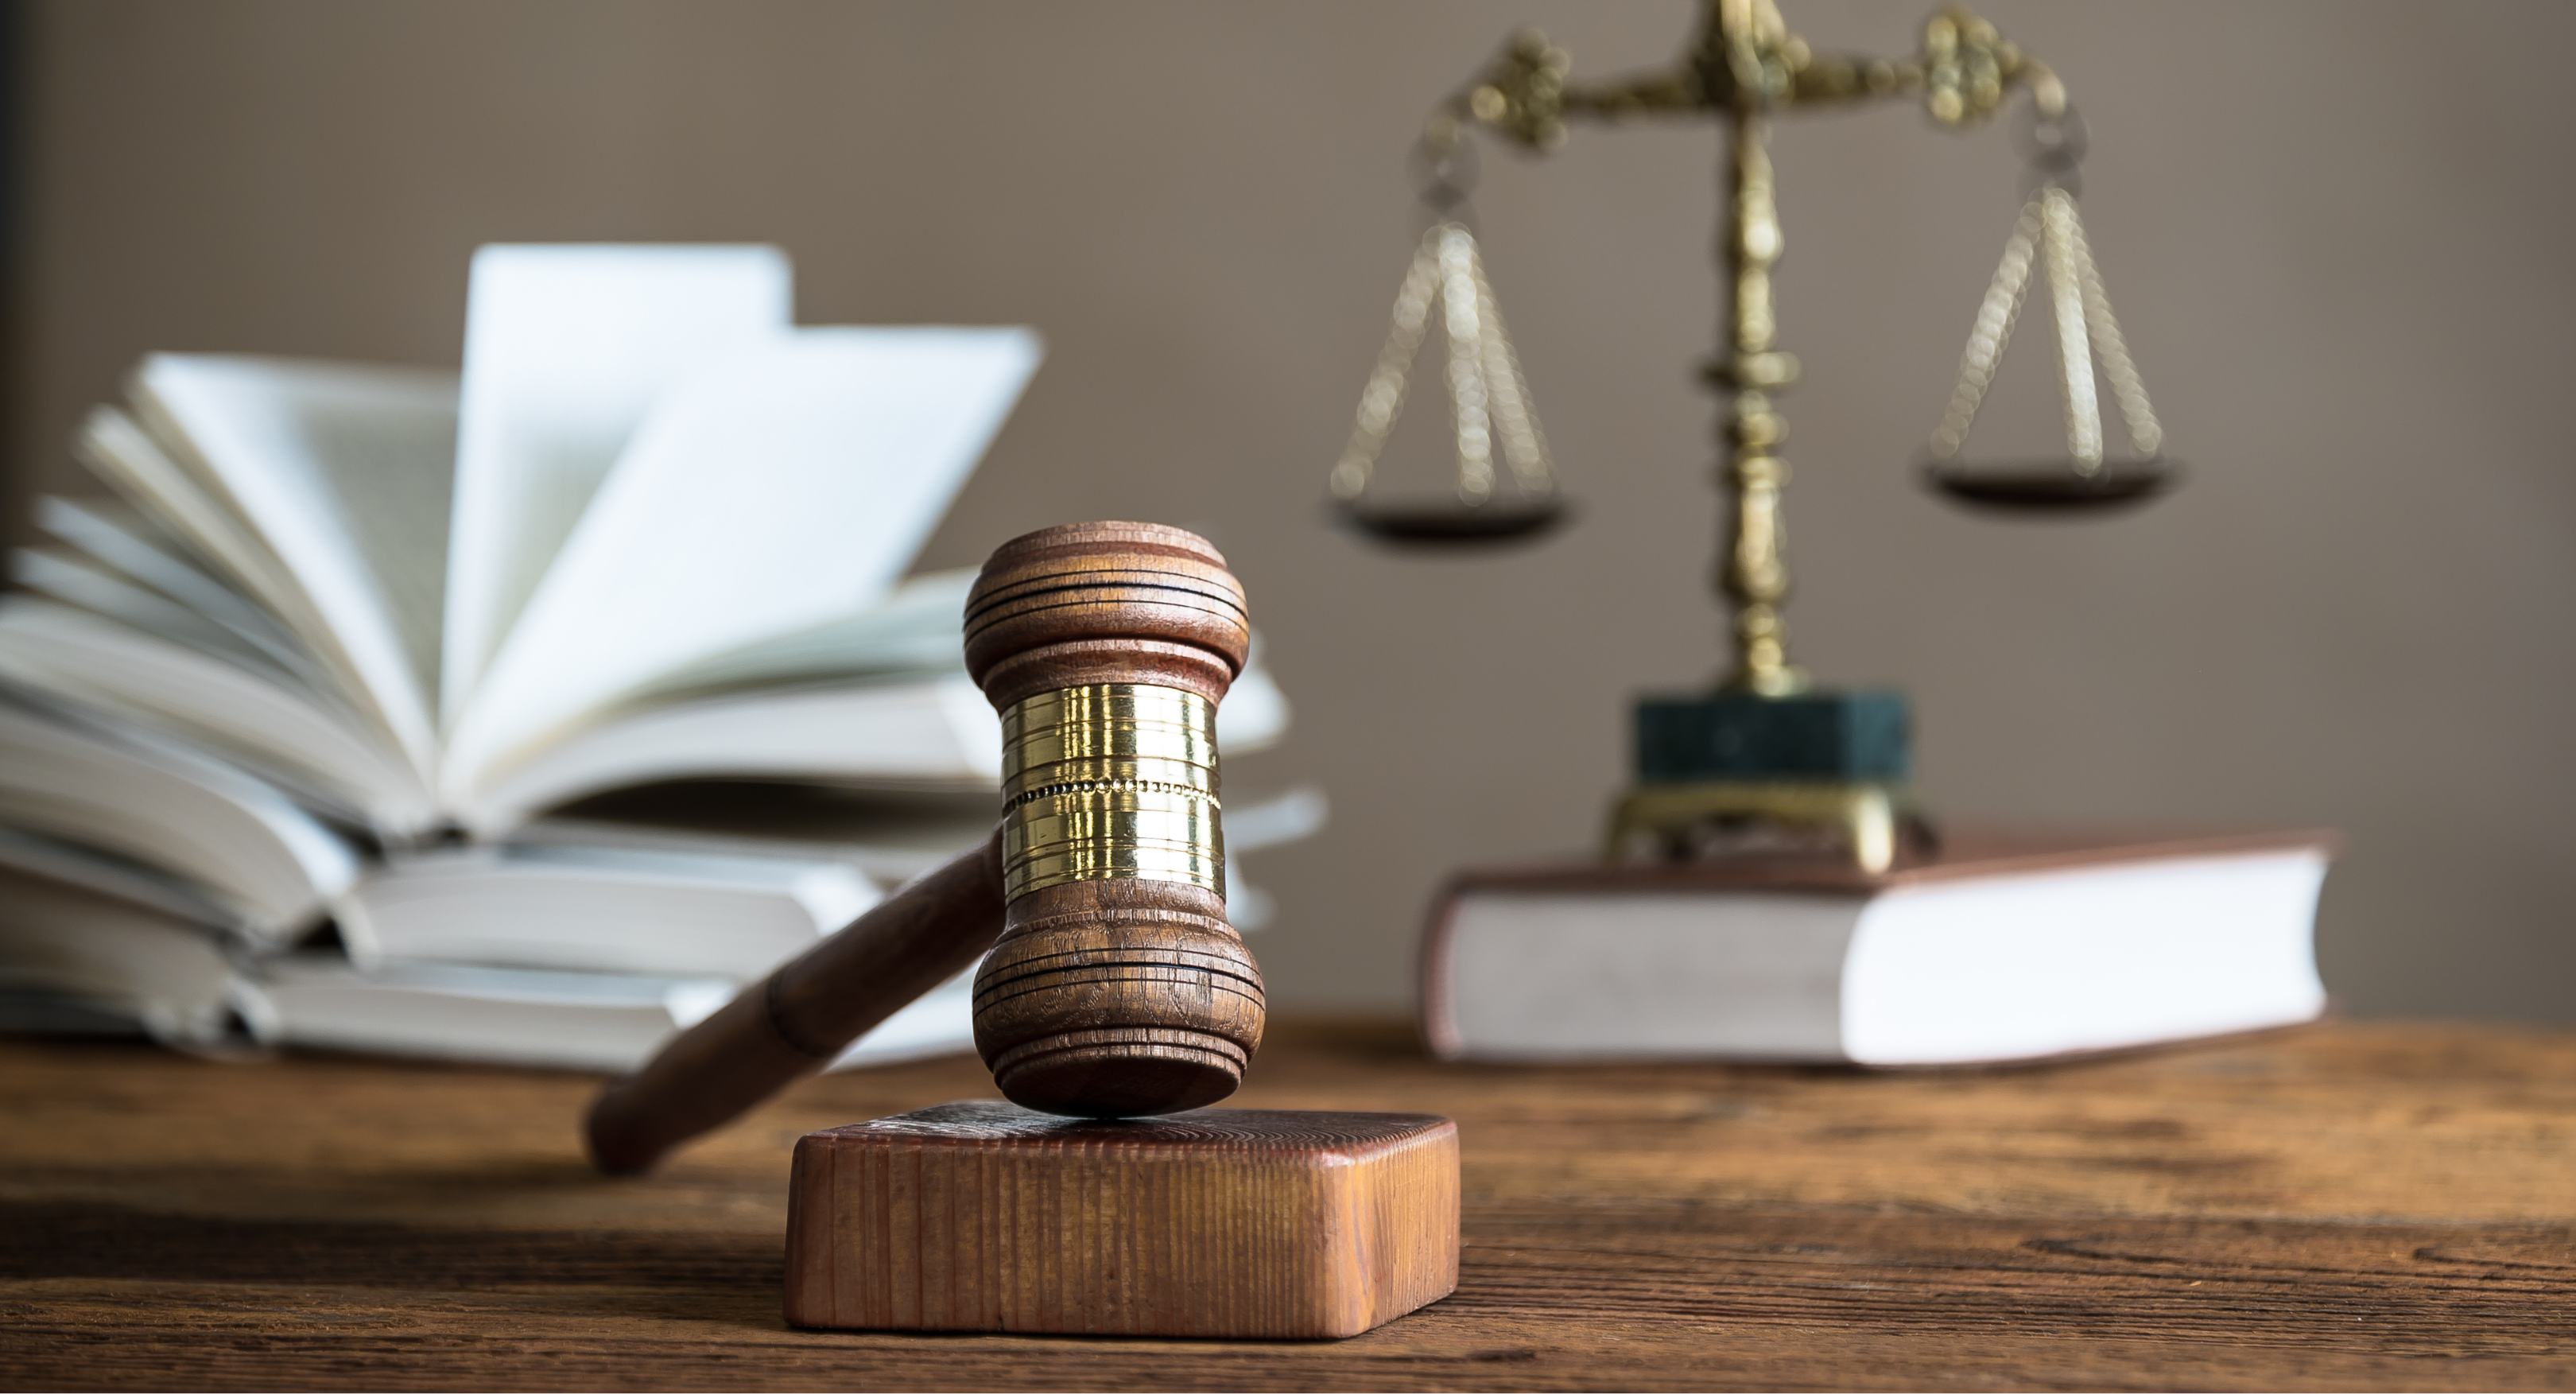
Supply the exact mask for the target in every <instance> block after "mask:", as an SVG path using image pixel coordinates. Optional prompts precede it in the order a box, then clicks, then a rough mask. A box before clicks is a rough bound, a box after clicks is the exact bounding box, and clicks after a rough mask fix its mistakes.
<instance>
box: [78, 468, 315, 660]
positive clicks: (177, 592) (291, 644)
mask: <svg viewBox="0 0 2576 1394" xmlns="http://www.w3.org/2000/svg"><path fill="white" fill-rule="evenodd" d="M36 526H37V527H38V528H40V529H42V530H43V531H45V532H48V533H51V534H52V535H53V536H55V537H57V538H60V539H62V541H63V542H64V543H66V544H68V545H69V546H71V547H74V548H77V549H79V550H80V551H81V552H84V553H86V554H87V555H88V556H89V557H90V558H91V559H93V560H95V561H96V562H98V563H99V564H100V565H102V566H105V567H107V568H110V569H112V570H114V571H115V572H116V573H118V574H119V575H122V576H126V577H129V578H131V579H132V580H133V581H135V582H136V583H137V584H140V585H143V586H147V587H150V588H151V589H152V590H153V591H155V592H158V593H159V594H161V595H163V596H167V597H168V598H169V599H171V600H173V601H175V602H177V603H178V604H180V605H181V606H184V607H185V608H187V609H188V610H190V611H192V612H194V613H195V614H197V615H199V616H201V617H203V618H205V619H207V620H211V621H213V622H214V623H215V624H217V625H219V626H221V627H222V628H223V630H224V631H225V632H226V633H228V634H230V635H232V636H233V637H234V638H235V639H238V640H239V641H241V642H242V643H243V644H246V645H248V646H249V647H250V648H251V649H253V650H255V651H256V652H257V653H258V654H259V655H260V656H261V657H262V658H264V659H266V660H268V661H269V662H271V663H273V664H275V665H277V666H278V667H279V668H282V669H284V670H286V671H287V672H290V673H292V674H294V675H295V677H296V679H297V680H298V681H299V682H302V683H303V684H304V685H305V686H306V687H309V688H311V689H312V690H313V691H315V692H336V691H337V690H338V688H337V686H336V684H335V683H334V682H333V681H332V679H331V677H330V675H329V674H328V673H327V672H326V671H324V670H323V668H322V667H321V665H319V664H317V663H315V662H314V661H313V656H312V655H311V653H309V652H308V651H307V650H306V649H305V647H304V645H303V644H302V643H301V642H300V641H298V640H297V639H296V637H295V636H294V634H292V633H290V632H289V631H288V630H287V629H286V627H285V626H283V625H281V624H280V623H278V620H277V617H276V616H275V615H273V614H271V613H270V612H269V611H268V610H266V609H264V608H262V607H261V606H260V604H259V603H258V602H257V601H254V600H252V599H251V598H250V597H249V596H246V595H244V594H242V593H241V592H240V591H238V590H235V589H233V588H232V587H231V586H229V585H226V584H225V583H224V582H223V581H221V580H218V579H217V578H216V577H214V576H213V575H211V574H209V573H208V572H207V571H206V570H203V569H201V566H200V562H201V559H200V558H198V557H197V556H196V555H195V554H194V553H193V552H192V551H191V550H190V549H189V548H188V546H187V544H186V543H185V542H184V541H182V540H181V539H180V538H178V537H175V536H173V535H171V534H170V533H167V532H165V531H163V530H161V529H160V528H158V527H156V526H154V525H153V522H152V520H151V519H150V518H148V517H146V516H144V515H143V514H142V513H140V512H138V511H136V510H135V509H133V508H130V507H127V506H125V505H122V504H118V503H115V502H111V501H109V500H106V499H66V498H57V497H55V496H53V495H51V494H47V495H43V496H40V497H39V498H38V499H37V500H36ZM90 608H92V609H97V608H99V607H97V606H91V607H90Z"/></svg>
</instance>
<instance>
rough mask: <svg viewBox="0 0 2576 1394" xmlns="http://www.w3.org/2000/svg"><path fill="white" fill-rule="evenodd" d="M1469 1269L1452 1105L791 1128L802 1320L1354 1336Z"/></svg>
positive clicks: (972, 1105)
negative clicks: (1462, 1241) (1437, 1109)
mask: <svg viewBox="0 0 2576 1394" xmlns="http://www.w3.org/2000/svg"><path fill="white" fill-rule="evenodd" d="M1457 1286H1458V1125H1457V1124H1455V1123H1452V1122H1450V1121H1449V1120H1448V1119H1446V1118H1440V1117H1435V1116H1433V1115H1431V1114H1427V1113H1292V1112H1284V1111H1277V1110H1268V1109H1234V1108H1206V1109H1197V1110H1193V1111H1191V1112H1187V1113H1175V1114H1168V1115H1165V1116H1163V1117H1160V1118H1137V1119H1118V1120H1112V1121H1095V1120H1090V1119H1072V1118H1059V1117H1055V1116H1053V1115H1050V1114H1044V1113H1034V1112H1031V1111H1030V1110H1028V1109H1024V1108H1020V1107H1017V1106H1016V1105H1012V1104H1004V1103H989V1102H966V1103H952V1104H941V1105H939V1106H938V1107H936V1108H925V1109H922V1110H919V1111H918V1112H914V1113H904V1114H898V1115H896V1116H894V1117H892V1118H880V1119H877V1120H876V1121H875V1122H872V1123H856V1124H852V1125H851V1126H849V1127H846V1128H826V1129H824V1130H823V1131H821V1132H814V1133H807V1134H806V1135H805V1136H804V1137H803V1138H800V1139H798V1141H797V1143H796V1169H795V1177H794V1180H793V1181H792V1182H790V1184H789V1190H788V1208H787V1320H788V1321H789V1322H790V1323H792V1324H794V1325H797V1326H828V1327H851V1328H860V1329H867V1330H899V1331H1020V1332H1046V1333H1053V1334H1080V1335H1116V1336H1219V1337H1284V1338H1313V1337H1339V1336H1356V1335H1358V1334H1359V1333H1361V1332H1363V1331H1366V1330H1368V1329H1369V1328H1371V1327H1373V1326H1377V1325H1379V1324H1380V1323H1383V1322H1386V1321H1390V1320H1393V1319H1394V1318H1396V1317H1400V1316H1402V1315H1404V1314H1405V1313H1407V1312H1410V1311H1412V1310H1413V1309H1415V1308H1417V1307H1420V1306H1422V1305H1423V1304H1424V1303H1426V1302H1432V1301H1436V1300H1438V1299H1440V1298H1442V1297H1446V1296H1448V1295H1449V1294H1450V1293H1451V1292H1453V1291H1455V1290H1456V1289H1457Z"/></svg>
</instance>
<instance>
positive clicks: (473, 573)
mask: <svg viewBox="0 0 2576 1394" xmlns="http://www.w3.org/2000/svg"><path fill="white" fill-rule="evenodd" d="M470 300H471V304H470V307H469V311H468V316H467V330H466V336H465V337H466V349H465V362H464V366H463V371H462V373H461V374H456V373H446V372H432V371H420V370H412V369H393V368H370V367H360V366H352V365H338V364H325V363H314V362H305V361H298V360H290V359H275V358H253V357H236V356H221V357H219V356H206V355H185V354H158V355H154V356H152V357H149V358H147V359H145V360H144V361H143V363H142V365H141V366H140V367H139V368H138V369H137V370H136V372H135V373H134V375H133V377H132V379H131V380H130V382H129V384H128V389H127V391H128V401H127V403H126V405H125V406H124V407H123V408H118V407H100V408H98V409H96V410H94V411H93V412H92V413H91V414H90V416H89V417H88V418H87V420H86V421H85V422H84V423H83V426H82V430H81V433H80V436H79V440H78V442H77V446H76V450H77V453H78V455H79V458H80V459H81V460H82V461H83V463H85V464H86V465H88V467H89V468H90V470H91V472H92V473H93V474H95V475H96V476H98V478H99V479H101V480H102V481H104V482H105V483H106V484H107V485H108V486H110V487H111V488H112V489H113V490H114V491H115V493H116V494H117V495H118V496H119V499H120V500H121V501H106V500H95V499H46V500H42V501H41V502H40V505H39V514H38V520H39V525H40V526H41V527H42V529H43V530H44V532H45V533H46V534H47V535H48V541H47V542H45V543H44V544H43V545H40V546H34V547H28V548H23V549H20V550H19V551H18V552H17V553H16V554H15V555H14V556H13V557H12V558H11V574H12V575H13V576H14V577H15V578H16V579H17V582H18V585H19V589H20V592H21V593H19V594H14V595H9V596H6V597H0V1030H11V1029H80V1030H125V1031H129V1032H130V1031H131V1030H133V1029H134V1028H135V1027H136V1026H137V1025H138V1024H139V1025H140V1026H141V1027H142V1028H143V1029H145V1030H146V1031H148V1032H150V1033H151V1034H153V1035H156V1036H159V1037H161V1038H163V1039H165V1040H170V1041H173V1042H175V1043H183V1044H205V1043H213V1042H216V1041H218V1040H238V1039H239V1038H241V1037H243V1036H245V1035H247V1036H248V1037H251V1038H253V1039H256V1040H261V1041H282V1042H285V1043H288V1044H295V1043H306V1044H315V1045H328V1046H333V1047H339V1048H356V1049H368V1050H389V1051H396V1052H408V1053H418V1054H430V1055H441V1056H450V1057H455V1058H464V1059H480V1060H498V1061H518V1062H524V1063H554V1064H580V1065H585V1066H593V1067H598V1066H606V1067H614V1068H628V1067H632V1066H633V1065H635V1064H637V1063H639V1062H640V1061H641V1059H642V1058H643V1056H644V1055H646V1054H647V1053H649V1052H650V1051H651V1049H652V1048H653V1047H654V1046H655V1045H656V1044H657V1043H658V1042H660V1041H661V1040H663V1039H665V1038H667V1037H668V1036H669V1035H670V1034H671V1032H672V1031H674V1030H676V1029H678V1028H680V1027H682V1026H685V1025H686V1024H687V1023H689V1022H691V1021H694V1020H696V1019H697V1018H698V1017H699V1016H701V1015H703V1014H704V1013H705V1012H708V1011H712V1010H714V1009H715V1007H717V1006H718V1005H720V1004H721V1003H722V1002H723V1001H724V1000H725V999H726V998H727V997H728V996H730V995H731V994H732V993H733V992H734V991H735V990H736V989H737V988H739V987H740V986H741V985H742V984H744V983H746V982H750V981H754V980H756V979H758V978H759V977H760V976H761V975H762V974H763V973H765V972H766V971H767V970H768V969H769V968H770V967H771V966H773V965H774V964H775V963H776V962H778V961H779V960H780V959H782V958H784V957H785V956H787V955H789V954H792V953H795V952H797V951H799V950H800V949H802V948H803V947H805V946H806V945H809V944H811V943H812V942H813V941H814V940H815V939H817V938H818V937H820V936H822V935H824V934H827V933H830V932H832V931H833V930H835V929H837V928H838V927H839V926H840V925H842V924H843V923H846V922H847V921H848V920H850V919H851V918H853V917H855V916H857V915H858V914H860V913H861V912H862V911H864V910H865V909H866V908H867V907H868V906H869V905H870V904H872V903H874V902H875V900H876V899H877V897H878V896H880V895H881V894H882V893H883V892H884V891H885V890H886V889H888V888H890V887H891V886H892V885H894V884H896V883H898V882H900V881H901V880H903V879H904V878H906V877H908V876H910V875H913V874H917V873H919V872H921V871H924V870H927V869H929V868H930V867H932V866H935V865H937V864H939V863H942V862H945V861H946V860H948V859H949V858H951V857H953V856H954V855H955V854H956V853H958V852H960V851H963V850H965V849H966V848H968V847H971V846H973V845H975V844H976V843H978V842H979V841H980V840H981V839H983V838H984V837H986V836H988V835H989V833H990V829H991V821H990V820H991V817H992V809H991V799H992V797H993V794H994V792H995V791H996V790H997V788H998V785H999V777H1000V753H1001V736H1000V731H999V721H998V718H997V717H996V716H995V715H994V712H993V709H992V706H991V704H990V703H989V702H987V701H986V700H985V699H984V696H983V694H982V693H981V692H980V691H978V690H977V689H976V687H975V685H974V684H973V683H972V682H971V681H969V680H968V678H967V676H966V672H965V655H964V652H963V647H962V644H961V636H960V622H961V619H962V612H963V609H964V603H965V597H966V593H967V589H968V587H969V585H970V584H971V576H970V575H968V574H967V573H962V572H961V573H947V574H941V575H932V576H922V577H916V578H913V579H911V580H909V581H906V580H904V579H903V577H904V573H905V571H906V570H907V569H908V568H909V567H910V566H911V565H912V562H913V559H914V555H915V553H917V552H918V551H919V550H920V548H921V545H922V543H923V541H924V540H925V539H926V538H927V537H928V535H929V534H930V532H931V530H932V529H933V528H934V527H935V526H936V525H937V523H938V520H939V518H940V517H941V515H942V514H943V513H944V512H945V511H946V510H947V508H948V506H949V503H950V501H951V499H952V498H953V497H954V496H955V495H956V493H957V491H958V489H959V488H960V487H961V486H962V485H963V483H964V481H965V479H966V477H967V475H968V474H969V473H970V472H972V470H973V469H974V466H975V463H976V461H977V459H978V458H979V457H980V456H981V455H982V454H983V452H984V450H985V449H986V447H987V445H988V444H989V443H990V441H991V440H992V438H993V436H994V433H995V432H996V431H997V430H999V429H1000V427H1001V424H1002V422H1003V420H1004V419H1005V418H1006V417H1007V416H1008V414H1009V413H1010V410H1011V408H1012V406H1013V404H1014V403H1015V402H1016V401H1017V399H1018V397H1019V394H1020V391H1021V389H1022V387H1023V386H1024V384H1025V383H1026V382H1027V380H1028V377H1029V375H1030V373H1031V372H1032V371H1033V370H1034V368H1035V367H1036V365H1037V361H1038V357H1039V346H1038V341H1037V338H1036V336H1035V335H1034V334H1032V333H1030V332H1029V331H1027V330H1024V329H1012V328H994V329H967V328H913V329H829V328H827V329H799V328H797V327H795V326H794V325H793V323H792V322H791V318H790V306H791V297H790V294H789V279H788V270H787V263H786V260H785V258H783V257H782V256H781V255H780V254H779V253H778V252H777V251H776V250H775V249H773V248H768V247H755V246H733V247H623V246H607V247H584V246H549V247H511V246H504V247H487V248H485V249H483V250H482V251H481V252H480V253H479V254H477V256H476V258H475V262H474V271H473V285H472V292H471V297H470ZM1260 661H1261V660H1260V656H1259V650H1258V648H1257V647H1256V649H1255V651H1254V656H1253V659H1252V661H1251V666H1250V667H1248V668H1247V670H1246V671H1245V672H1244V673H1243V674H1242V675H1241V677H1240V678H1239V679H1238V680H1237V682H1236V684H1235V686H1234V690H1233V695H1232V697H1231V699H1230V700H1229V701H1228V702H1227V703H1226V704H1225V705H1224V706H1223V707H1222V708H1220V709H1219V715H1218V717H1217V725H1218V729H1219V732H1220V738H1221V739H1222V740H1223V741H1224V742H1225V744H1226V747H1227V748H1228V749H1229V750H1232V751H1245V750H1251V749H1255V748H1258V747H1259V746H1261V745H1264V744H1268V743H1269V742H1271V741H1273V740H1275V739H1277V737H1278V735H1279V734H1280V731H1281V729H1282V728H1283V727H1284V725H1285V722H1286V718H1287V708H1286V703H1285V701H1284V699H1282V698H1281V697H1280V695H1279V690H1278V688H1277V686H1276V685H1275V684H1273V683H1272V682H1271V681H1270V678H1269V676H1268V675H1267V673H1265V672H1264V671H1262V669H1261V667H1260ZM653 786H658V787H653ZM675 804H676V805H678V806H681V807H684V808H686V809H689V810H692V812H691V813H690V814H689V816H687V817H681V818H674V817H672V816H670V810H671V807H672V806H673V805H675ZM620 808H623V810H624V811H622V812H620V811H616V810H618V809H620ZM657 808H658V809H660V810H661V812H659V813H657V812H655V810H656V809H657ZM725 810H732V811H731V812H726V811H725ZM853 810H864V811H863V812H859V813H853ZM711 814H712V815H714V817H713V820H712V821H713V823H715V824H721V826H720V827H719V826H711V825H710V815H711ZM818 816H819V817H821V818H822V819H823V820H824V821H825V822H826V823H828V824H829V826H830V827H831V828H832V829H833V831H832V832H831V833H829V835H828V836H824V837H821V838H820V839H819V840H818V839H817V838H816V837H813V836H809V835H807V834H808V833H810V832H811V831H812V830H811V829H807V830H806V831H805V832H794V831H791V830H792V829H795V828H798V827H800V826H802V824H803V822H804V821H806V820H808V819H811V818H814V817H818ZM852 817H857V818H858V819H859V821H858V822H857V823H855V824H853V823H851V822H850V821H849V819H850V818H852ZM1244 817H1245V818H1246V824H1245V826H1246V828H1247V830H1249V831H1248V832H1247V837H1246V839H1245V845H1247V846H1249V845H1253V844H1254V843H1255V842H1256V841H1257V840H1258V839H1257V838H1256V837H1254V836H1253V835H1252V831H1257V830H1253V827H1252V825H1253V824H1254V823H1256V822H1258V821H1259V820H1260V813H1259V810H1258V809H1257V808H1254V809H1248V810H1245V811H1244ZM764 829H765V830H766V831H762V830H764ZM639 830H640V831H639ZM1237 899H1238V901H1239V902H1240V905H1239V910H1240V913H1241V920H1242V922H1244V923H1247V924H1250V923H1252V922H1254V921H1256V920H1257V919H1258V915H1259V908H1260V905H1261V903H1262V902H1261V899H1260V897H1259V894H1258V892H1256V891H1254V890H1252V889H1251V888H1250V887H1248V886H1245V887H1241V888H1240V891H1239V894H1238V897H1237ZM326 931H336V933H333V932H326ZM969 995H970V987H969V983H968V982H967V980H965V979H960V980H958V981H957V982H954V983H950V984H948V985H946V986H944V987H942V988H941V989H940V990H939V991H938V992H937V993H934V994H933V996H932V997H931V998H929V999H925V1000H924V1001H923V1002H921V1003H916V1004H914V1006H913V1007H910V1008H907V1009H906V1010H905V1011H904V1012H902V1013H899V1014H898V1015H897V1016H896V1017H894V1018H893V1019H892V1020H890V1021H888V1022H887V1023H886V1024H885V1025H883V1026H881V1027H880V1028H879V1029H878V1030H877V1031H876V1032H873V1033H871V1034H870V1035H869V1036H868V1038H867V1039H866V1040H864V1041H862V1042H861V1043H860V1045H859V1046H858V1047H855V1048H854V1050H853V1052H852V1053H851V1054H850V1055H848V1056H846V1057H845V1058H844V1059H843V1061H842V1062H841V1063H844V1064H847V1063H857V1062H862V1061H866V1060H874V1059H892V1058H899V1057H903V1056H907V1055H913V1054H923V1053H936V1052H941V1051H948V1050H956V1049H963V1048H965V1047H967V1046H968V1045H969V1044H971V1039H972V1033H971V1026H970V1019H969V1018H970V1012H969V1008H968V1001H969Z"/></svg>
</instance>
